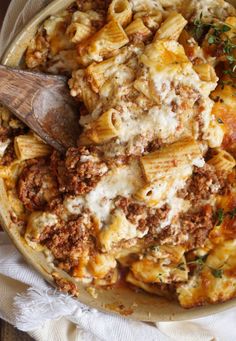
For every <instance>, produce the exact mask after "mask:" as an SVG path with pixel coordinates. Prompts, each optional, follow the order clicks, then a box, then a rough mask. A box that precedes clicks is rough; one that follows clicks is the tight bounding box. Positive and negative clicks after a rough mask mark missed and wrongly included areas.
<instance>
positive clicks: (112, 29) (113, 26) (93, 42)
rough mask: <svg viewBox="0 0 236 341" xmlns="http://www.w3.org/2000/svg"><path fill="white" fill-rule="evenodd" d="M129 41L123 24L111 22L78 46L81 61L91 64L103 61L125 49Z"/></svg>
mask: <svg viewBox="0 0 236 341" xmlns="http://www.w3.org/2000/svg"><path fill="white" fill-rule="evenodd" d="M128 42H129V39H128V37H127V35H126V33H125V31H124V30H123V28H122V26H121V24H119V23H118V22H117V21H115V20H111V21H109V22H108V24H106V25H105V26H104V27H103V28H102V29H101V30H100V31H99V32H97V33H96V34H94V35H93V36H92V37H91V38H90V39H88V40H87V41H86V42H84V43H81V44H80V45H78V52H79V55H80V56H81V58H82V59H81V61H82V62H84V64H85V65H86V64H89V62H91V61H102V60H103V57H106V56H108V55H109V53H112V52H113V51H115V50H117V49H119V48H121V47H123V46H124V45H126V44H127V43H128Z"/></svg>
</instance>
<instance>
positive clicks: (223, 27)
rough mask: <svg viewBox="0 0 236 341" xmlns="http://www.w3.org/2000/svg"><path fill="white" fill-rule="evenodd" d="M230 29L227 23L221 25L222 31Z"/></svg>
mask: <svg viewBox="0 0 236 341" xmlns="http://www.w3.org/2000/svg"><path fill="white" fill-rule="evenodd" d="M230 30H231V27H229V26H227V25H223V26H222V32H229V31H230Z"/></svg>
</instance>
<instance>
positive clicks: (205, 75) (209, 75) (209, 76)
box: [194, 64, 217, 82]
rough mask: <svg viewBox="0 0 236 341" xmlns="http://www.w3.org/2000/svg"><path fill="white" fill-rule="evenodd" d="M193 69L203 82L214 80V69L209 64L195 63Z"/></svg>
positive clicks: (215, 77)
mask: <svg viewBox="0 0 236 341" xmlns="http://www.w3.org/2000/svg"><path fill="white" fill-rule="evenodd" d="M194 70H195V71H196V72H197V73H198V75H199V77H200V78H201V80H203V81H205V82H216V80H217V76H216V72H215V69H214V68H213V66H212V65H210V64H196V65H194Z"/></svg>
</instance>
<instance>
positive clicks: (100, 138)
mask: <svg viewBox="0 0 236 341" xmlns="http://www.w3.org/2000/svg"><path fill="white" fill-rule="evenodd" d="M120 129H121V121H120V117H119V112H118V111H117V110H115V109H109V110H108V111H107V112H105V113H103V114H102V115H101V116H100V117H99V118H98V119H97V120H96V121H94V122H93V123H92V126H91V127H90V128H89V129H88V130H87V131H86V132H85V135H86V136H87V137H88V138H89V140H91V141H92V142H94V143H104V142H107V141H109V140H110V139H112V138H113V137H117V136H118V135H119V130H120Z"/></svg>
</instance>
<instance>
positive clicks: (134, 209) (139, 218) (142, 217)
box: [115, 196, 148, 231]
mask: <svg viewBox="0 0 236 341" xmlns="http://www.w3.org/2000/svg"><path fill="white" fill-rule="evenodd" d="M115 205H116V207H118V208H120V209H122V211H123V212H124V213H125V215H126V218H127V219H128V220H129V221H130V222H131V223H132V224H134V225H138V226H137V228H138V229H139V230H140V231H145V230H146V229H147V223H146V218H147V211H148V210H147V207H146V206H145V205H142V204H138V203H136V202H132V201H131V200H130V199H128V198H125V197H121V196H120V197H118V198H117V201H116V203H115Z"/></svg>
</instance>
